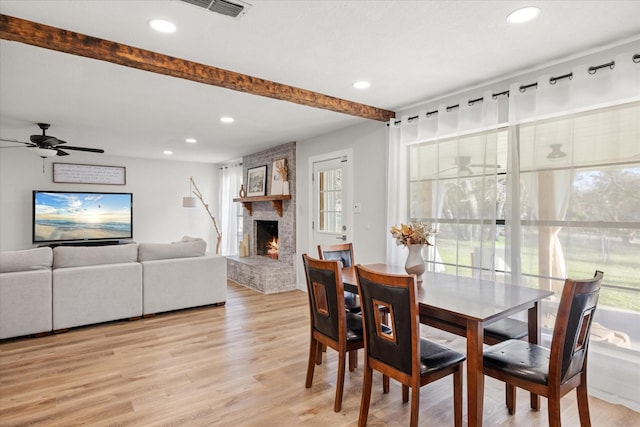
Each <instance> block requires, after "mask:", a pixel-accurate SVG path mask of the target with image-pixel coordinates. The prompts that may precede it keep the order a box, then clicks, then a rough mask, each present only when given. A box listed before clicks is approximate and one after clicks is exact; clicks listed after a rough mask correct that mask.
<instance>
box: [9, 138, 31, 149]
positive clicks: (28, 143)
mask: <svg viewBox="0 0 640 427" xmlns="http://www.w3.org/2000/svg"><path fill="white" fill-rule="evenodd" d="M0 141H3V142H12V143H15V144H24V145H12V146H11V147H24V146H27V147H35V146H36V145H35V144H32V143H30V142H25V141H20V140H18V139H11V138H0ZM0 148H9V147H8V146H5V147H0Z"/></svg>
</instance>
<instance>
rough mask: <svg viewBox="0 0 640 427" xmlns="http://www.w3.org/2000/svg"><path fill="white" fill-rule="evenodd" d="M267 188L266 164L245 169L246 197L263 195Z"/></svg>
mask: <svg viewBox="0 0 640 427" xmlns="http://www.w3.org/2000/svg"><path fill="white" fill-rule="evenodd" d="M266 190H267V166H266V165H264V166H258V167H256V168H251V169H248V170H247V197H253V196H264V195H265V194H267V193H266Z"/></svg>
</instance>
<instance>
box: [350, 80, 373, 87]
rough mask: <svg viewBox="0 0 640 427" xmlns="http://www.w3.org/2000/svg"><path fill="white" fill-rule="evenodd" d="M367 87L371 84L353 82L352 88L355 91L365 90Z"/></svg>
mask: <svg viewBox="0 0 640 427" xmlns="http://www.w3.org/2000/svg"><path fill="white" fill-rule="evenodd" d="M369 86H371V83H369V82H365V81H360V82H355V83H354V84H353V87H355V88H356V89H367V88H368V87H369Z"/></svg>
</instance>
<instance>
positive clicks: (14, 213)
mask: <svg viewBox="0 0 640 427" xmlns="http://www.w3.org/2000/svg"><path fill="white" fill-rule="evenodd" d="M52 162H60V163H80V164H97V165H108V166H124V167H126V185H92V184H60V183H54V182H53V180H52V172H51V167H52V166H51V163H52ZM190 176H193V177H194V179H195V181H196V183H197V184H198V188H200V191H202V193H203V194H204V196H205V201H206V202H207V203H208V204H209V206H210V207H211V208H212V210H213V213H214V215H216V216H219V215H218V191H217V190H218V187H219V185H218V166H217V165H212V164H204V163H187V162H175V161H169V160H146V159H134V158H126V157H109V156H105V155H103V154H90V153H73V154H72V155H70V156H68V157H54V158H53V159H51V158H50V159H47V160H45V172H44V173H42V159H41V158H39V157H36V156H34V155H33V154H31V153H30V152H29V150H26V149H22V148H10V149H9V148H7V149H2V150H0V250H18V249H27V248H32V247H34V246H35V245H33V244H32V243H31V237H32V236H31V215H32V212H31V210H32V208H31V203H32V201H31V199H32V190H62V191H66V190H68V191H104V192H130V193H133V239H134V240H135V241H136V242H172V241H176V240H179V239H180V238H182V236H184V235H190V236H198V237H202V238H204V239H205V240H206V241H207V250H215V238H214V234H215V233H214V229H213V224H212V222H211V219H210V218H209V216H208V215H207V213H206V211H205V210H204V208H203V207H201V206H198V207H197V208H195V209H185V208H183V207H182V197H184V196H187V195H188V193H189V177H190ZM198 203H200V202H198Z"/></svg>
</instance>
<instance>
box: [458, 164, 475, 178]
mask: <svg viewBox="0 0 640 427" xmlns="http://www.w3.org/2000/svg"><path fill="white" fill-rule="evenodd" d="M471 173H472V172H471V168H470V167H469V166H461V167H460V169H458V175H459V176H471Z"/></svg>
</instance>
